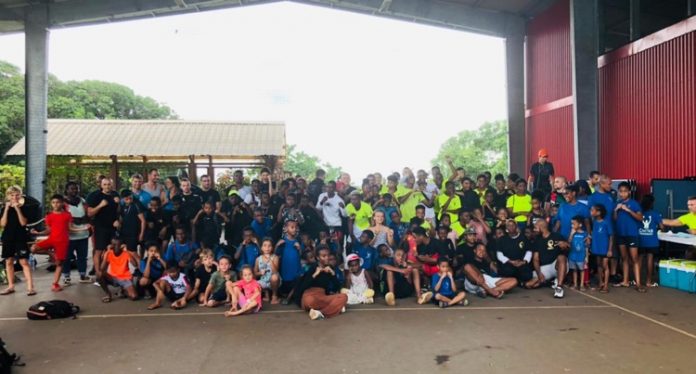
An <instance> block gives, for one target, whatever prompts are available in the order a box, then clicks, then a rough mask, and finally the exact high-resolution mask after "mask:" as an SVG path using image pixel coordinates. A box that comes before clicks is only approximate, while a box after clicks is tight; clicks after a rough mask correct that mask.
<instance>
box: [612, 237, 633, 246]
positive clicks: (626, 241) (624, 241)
mask: <svg viewBox="0 0 696 374" xmlns="http://www.w3.org/2000/svg"><path fill="white" fill-rule="evenodd" d="M616 244H618V245H625V246H626V247H629V248H638V237H637V236H617V237H616Z"/></svg>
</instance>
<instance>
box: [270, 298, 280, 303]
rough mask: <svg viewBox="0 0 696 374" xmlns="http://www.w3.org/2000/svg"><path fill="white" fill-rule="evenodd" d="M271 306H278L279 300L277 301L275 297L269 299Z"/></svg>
mask: <svg viewBox="0 0 696 374" xmlns="http://www.w3.org/2000/svg"><path fill="white" fill-rule="evenodd" d="M271 304H272V305H276V304H280V299H278V298H277V297H273V298H271Z"/></svg>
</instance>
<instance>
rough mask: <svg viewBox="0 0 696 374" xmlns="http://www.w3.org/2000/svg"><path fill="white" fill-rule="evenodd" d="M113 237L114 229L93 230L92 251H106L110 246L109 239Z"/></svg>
mask: <svg viewBox="0 0 696 374" xmlns="http://www.w3.org/2000/svg"><path fill="white" fill-rule="evenodd" d="M113 237H114V229H112V228H106V227H98V226H97V227H95V228H94V250H96V251H106V249H107V248H108V247H109V245H111V238H113Z"/></svg>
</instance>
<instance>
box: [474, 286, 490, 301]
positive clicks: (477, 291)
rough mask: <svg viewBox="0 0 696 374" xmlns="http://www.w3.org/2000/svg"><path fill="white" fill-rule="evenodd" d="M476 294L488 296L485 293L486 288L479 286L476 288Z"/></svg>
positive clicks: (482, 296) (483, 297) (483, 296)
mask: <svg viewBox="0 0 696 374" xmlns="http://www.w3.org/2000/svg"><path fill="white" fill-rule="evenodd" d="M476 296H478V297H480V298H482V299H485V298H486V297H487V296H488V294H487V293H486V290H484V289H483V288H480V287H479V289H477V290H476Z"/></svg>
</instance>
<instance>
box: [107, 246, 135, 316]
mask: <svg viewBox="0 0 696 374" xmlns="http://www.w3.org/2000/svg"><path fill="white" fill-rule="evenodd" d="M135 256H136V254H135V252H131V251H128V250H126V245H125V244H122V243H121V239H119V238H113V239H111V244H110V245H109V246H108V247H106V253H105V254H104V261H102V263H101V264H100V269H99V272H97V279H99V285H100V286H101V288H102V290H104V293H106V296H104V297H103V298H102V301H103V302H105V303H108V302H111V299H112V297H113V296H112V295H111V290H110V289H109V285H112V286H115V287H120V288H121V290H122V292H124V293H125V294H126V295H127V296H128V298H129V299H131V300H135V299H137V298H138V294H137V292H135V287H133V275H132V274H131V272H130V269H129V268H128V262H130V263H131V264H132V265H133V266H134V267H136V268H137V267H138V260H137V258H136V257H135Z"/></svg>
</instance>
